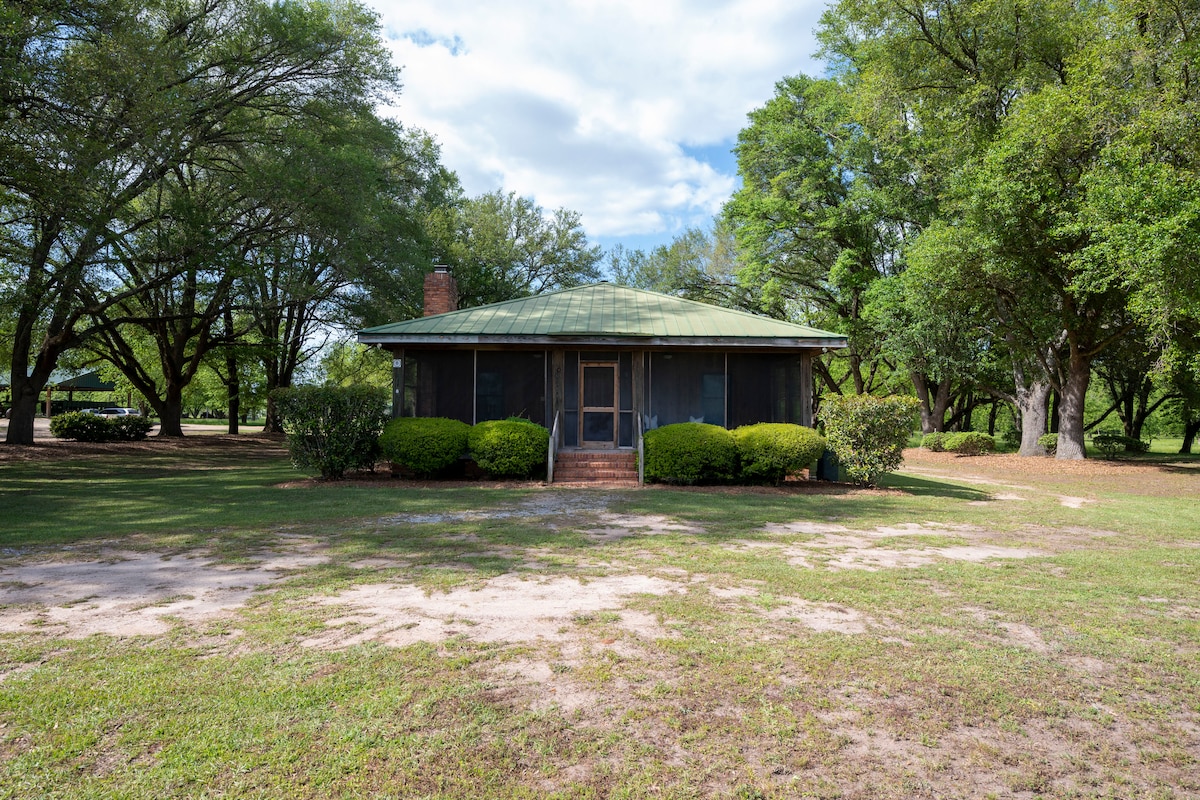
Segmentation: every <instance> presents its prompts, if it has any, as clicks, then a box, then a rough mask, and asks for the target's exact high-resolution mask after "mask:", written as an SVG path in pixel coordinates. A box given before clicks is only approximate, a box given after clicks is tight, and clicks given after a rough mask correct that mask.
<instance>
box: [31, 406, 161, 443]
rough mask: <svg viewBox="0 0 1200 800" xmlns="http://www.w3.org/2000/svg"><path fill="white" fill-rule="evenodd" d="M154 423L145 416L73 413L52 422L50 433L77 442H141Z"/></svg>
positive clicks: (61, 415)
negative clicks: (109, 417)
mask: <svg viewBox="0 0 1200 800" xmlns="http://www.w3.org/2000/svg"><path fill="white" fill-rule="evenodd" d="M152 427H154V421H152V420H150V419H148V417H144V416H119V417H113V419H108V417H103V416H98V415H96V414H85V413H83V411H71V413H68V414H59V415H58V416H55V417H53V419H52V420H50V433H52V434H53V435H55V437H58V438H59V439H74V440H76V441H140V440H143V439H145V438H146V437H148V435H149V434H150V428H152Z"/></svg>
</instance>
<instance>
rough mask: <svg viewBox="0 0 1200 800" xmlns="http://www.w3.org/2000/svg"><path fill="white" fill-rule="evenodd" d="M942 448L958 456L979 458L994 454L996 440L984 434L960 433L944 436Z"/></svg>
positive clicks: (974, 432) (975, 432) (973, 432)
mask: <svg viewBox="0 0 1200 800" xmlns="http://www.w3.org/2000/svg"><path fill="white" fill-rule="evenodd" d="M943 446H944V447H945V448H946V449H947V450H949V451H950V452H951V453H958V454H959V455H960V456H979V455H983V454H984V453H993V452H995V450H996V440H995V439H994V438H992V437H991V436H988V435H987V434H986V433H979V432H977V431H962V432H960V433H951V434H949V435H948V436H946V439H945V441H944V442H943Z"/></svg>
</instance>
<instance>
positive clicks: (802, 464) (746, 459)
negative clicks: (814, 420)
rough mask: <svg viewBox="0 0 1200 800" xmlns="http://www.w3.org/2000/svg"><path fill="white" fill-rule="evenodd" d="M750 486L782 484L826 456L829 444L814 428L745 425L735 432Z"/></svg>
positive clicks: (767, 424)
mask: <svg viewBox="0 0 1200 800" xmlns="http://www.w3.org/2000/svg"><path fill="white" fill-rule="evenodd" d="M733 438H734V441H735V442H736V443H737V450H738V456H739V458H740V460H741V469H742V479H743V480H745V481H747V482H752V483H756V482H764V483H780V482H782V481H783V479H784V478H786V477H787V476H788V475H795V474H797V473H799V472H800V471H801V470H803V469H804V468H806V467H808V466H809V465H810V464H812V463H813V462H814V461H816V460H817V459H818V458H820V457H821V454H822V453H824V452H825V440H824V439H822V438H821V435H820V434H819V433H817V432H816V431H814V430H813V429H812V428H805V427H803V426H800V425H789V424H787V423H782V422H761V423H759V424H757V425H743V426H742V427H740V428H737V429H736V430H734V431H733Z"/></svg>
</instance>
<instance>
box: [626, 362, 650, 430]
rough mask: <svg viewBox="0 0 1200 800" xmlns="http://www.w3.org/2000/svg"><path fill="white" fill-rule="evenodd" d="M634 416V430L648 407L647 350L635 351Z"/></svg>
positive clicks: (632, 376) (632, 377)
mask: <svg viewBox="0 0 1200 800" xmlns="http://www.w3.org/2000/svg"><path fill="white" fill-rule="evenodd" d="M630 377H631V379H632V380H633V416H634V425H635V427H634V430H635V431H636V430H637V427H636V425H637V420H639V419H641V418H642V415H643V412H644V409H645V408H646V351H645V350H634V351H633V372H632V375H631V376H630Z"/></svg>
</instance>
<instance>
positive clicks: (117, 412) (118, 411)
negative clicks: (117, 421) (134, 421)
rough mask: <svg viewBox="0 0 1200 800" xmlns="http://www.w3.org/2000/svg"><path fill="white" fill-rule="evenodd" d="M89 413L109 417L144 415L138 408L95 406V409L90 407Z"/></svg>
mask: <svg viewBox="0 0 1200 800" xmlns="http://www.w3.org/2000/svg"><path fill="white" fill-rule="evenodd" d="M88 413H91V414H95V415H97V416H100V417H109V418H112V417H140V416H141V415H142V412H141V411H138V410H137V409H136V408H93V409H89V412H88Z"/></svg>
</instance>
